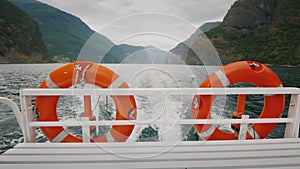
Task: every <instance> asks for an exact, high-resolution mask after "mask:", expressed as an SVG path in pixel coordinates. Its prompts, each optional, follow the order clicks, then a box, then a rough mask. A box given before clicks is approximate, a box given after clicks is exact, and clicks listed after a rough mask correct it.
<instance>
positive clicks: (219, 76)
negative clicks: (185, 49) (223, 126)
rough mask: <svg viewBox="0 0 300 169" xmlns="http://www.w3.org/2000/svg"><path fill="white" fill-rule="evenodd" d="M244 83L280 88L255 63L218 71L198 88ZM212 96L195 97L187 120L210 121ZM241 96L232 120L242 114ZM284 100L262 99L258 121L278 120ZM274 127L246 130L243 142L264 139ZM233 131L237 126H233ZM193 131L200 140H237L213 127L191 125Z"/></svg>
mask: <svg viewBox="0 0 300 169" xmlns="http://www.w3.org/2000/svg"><path fill="white" fill-rule="evenodd" d="M238 82H246V83H251V84H254V85H256V86H257V87H282V83H281V81H280V79H279V78H278V76H277V75H276V74H275V73H274V72H273V71H272V70H271V69H270V68H268V67H266V66H265V65H263V64H261V63H258V62H251V61H241V62H235V63H231V64H228V65H226V66H224V67H222V68H221V69H219V70H218V71H216V72H214V73H212V74H211V75H210V76H209V77H208V78H206V79H205V80H204V81H203V83H202V84H201V85H200V86H199V87H200V88H222V87H227V86H229V85H232V84H235V83H238ZM215 97H216V96H212V95H196V96H194V98H193V101H192V106H191V117H192V118H193V119H210V118H211V115H210V110H211V106H212V104H213V102H214V99H215ZM245 100H246V97H245V95H239V100H238V102H240V103H238V107H237V112H235V113H234V114H233V115H234V117H235V118H238V117H240V116H241V115H242V114H243V113H244V110H243V109H244V104H245ZM284 102H285V96H284V95H282V94H276V95H265V96H264V107H263V109H262V112H261V114H260V115H259V118H278V117H279V116H280V114H281V113H282V112H283V110H284ZM276 125H277V124H275V123H269V124H253V125H251V126H250V127H249V128H248V131H247V135H246V139H259V138H261V139H262V138H265V137H267V136H268V135H269V133H270V132H272V131H273V129H274V128H275V127H276ZM233 127H238V125H236V124H233ZM194 128H195V130H196V131H197V132H198V134H199V136H200V137H201V138H202V139H204V140H234V139H237V138H238V137H237V133H236V132H225V131H222V130H220V129H218V128H217V127H216V125H213V124H195V125H194Z"/></svg>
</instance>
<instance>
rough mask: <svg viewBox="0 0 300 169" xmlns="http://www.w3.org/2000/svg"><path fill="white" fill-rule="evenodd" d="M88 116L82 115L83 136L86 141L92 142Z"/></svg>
mask: <svg viewBox="0 0 300 169" xmlns="http://www.w3.org/2000/svg"><path fill="white" fill-rule="evenodd" d="M89 121H90V120H89V118H88V117H82V118H81V122H82V138H83V142H84V143H90V135H91V131H90V125H89V124H88V122H89Z"/></svg>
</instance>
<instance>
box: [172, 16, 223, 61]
mask: <svg viewBox="0 0 300 169" xmlns="http://www.w3.org/2000/svg"><path fill="white" fill-rule="evenodd" d="M219 24H220V22H208V23H205V24H203V25H202V26H200V27H199V28H198V29H197V30H196V32H195V33H194V34H192V35H191V37H190V38H188V39H187V40H185V41H184V42H181V43H179V44H178V45H177V46H176V47H175V48H173V49H171V50H170V52H171V53H173V54H175V55H177V56H178V57H179V58H180V59H181V60H183V61H185V60H186V59H187V58H188V55H189V51H190V48H191V46H192V45H193V43H194V42H195V41H196V39H197V37H198V36H200V35H201V34H203V33H205V32H207V31H209V30H211V29H212V28H215V27H217V26H219Z"/></svg>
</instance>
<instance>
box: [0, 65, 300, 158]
mask: <svg viewBox="0 0 300 169" xmlns="http://www.w3.org/2000/svg"><path fill="white" fill-rule="evenodd" d="M60 66H62V64H2V65H0V96H1V97H7V98H9V99H12V100H13V101H15V102H16V103H17V105H18V106H19V107H20V102H19V91H20V89H23V88H36V87H37V86H38V85H39V84H40V82H41V81H42V80H43V79H44V78H46V77H47V75H48V74H49V73H50V72H51V71H53V70H54V69H56V68H58V67H60ZM105 66H106V67H108V68H110V69H112V70H114V71H116V72H117V73H118V74H120V76H121V77H122V79H123V80H124V81H126V82H127V83H128V84H129V86H130V87H134V88H160V87H161V88H186V87H197V86H199V84H200V83H201V82H202V81H203V80H204V79H205V78H206V77H207V76H208V73H207V69H211V70H214V69H216V68H214V67H204V66H186V65H143V64H141V65H135V64H132V65H130V64H128V65H126V64H125V65H105ZM272 69H273V70H274V71H275V73H277V74H278V76H279V77H280V79H281V80H282V82H283V85H284V86H288V87H300V74H299V72H300V68H298V67H272ZM211 70H210V71H211ZM162 96H163V97H162ZM192 98H193V96H176V97H174V96H170V95H169V96H168V95H166V96H164V95H163V93H153V94H152V95H151V96H149V97H144V96H135V99H136V102H137V107H138V120H141V121H153V120H157V119H160V118H164V117H167V119H168V120H173V121H176V119H179V118H189V117H190V116H189V111H190V108H189V107H190V105H191V100H192ZM32 100H33V101H34V98H32ZM62 100H63V102H64V104H61V105H60V107H58V113H59V114H60V115H68V112H66V111H68V109H70V107H72V109H71V110H72V111H74V112H73V113H75V114H80V112H82V111H83V106H82V101H81V100H80V99H79V101H78V102H76V103H74V102H73V103H71V102H72V99H69V100H68V98H64V99H62ZM96 100H97V99H96ZM98 100H99V98H98ZM100 100H101V99H100ZM288 100H289V97H288V96H287V101H288ZM73 101H74V100H73ZM225 101H226V106H225V110H224V111H222V114H220V113H218V111H221V110H219V108H218V106H216V108H215V110H214V111H215V114H214V115H213V117H215V116H222V117H230V115H231V113H232V112H233V111H234V110H235V105H236V96H232V97H228V98H226V99H225ZM247 101H248V102H247V106H246V113H247V114H249V115H250V117H251V116H253V117H255V116H256V117H257V116H258V115H259V113H260V111H261V108H262V106H263V97H262V96H253V97H250V98H249V99H248V100H247ZM94 102H97V101H94ZM216 102H217V104H216V105H218V102H224V99H222V98H221V99H217V100H216ZM76 104H78V105H76ZM93 104H96V103H93ZM110 104H111V107H110V109H111V111H112V112H113V110H114V108H113V107H114V106H113V104H112V103H110ZM287 106H288V105H286V109H285V112H284V113H283V116H286V113H287ZM73 107H77V108H76V109H75V108H73ZM99 109H101V106H99ZM76 111H77V112H76ZM78 112H79V113H78ZM162 114H165V115H166V116H163V115H162ZM111 116H113V114H112V115H111ZM62 120H68V118H64V119H62ZM219 127H221V128H224V129H225V130H230V128H229V127H228V126H219ZM150 129H151V130H150ZM73 130H74V129H73ZM70 131H72V129H70ZM37 132H38V140H39V141H40V142H44V141H46V139H45V138H44V136H43V135H42V133H41V132H40V131H39V130H38V131H37ZM73 132H75V133H73V134H78V133H81V132H76V131H73ZM147 132H148V133H147ZM149 132H150V133H149ZM151 132H152V133H151ZM283 133H284V125H278V127H277V128H276V129H275V130H274V132H273V133H271V134H270V135H269V137H275V138H277V137H282V136H283ZM149 136H151V137H153V138H146V137H149ZM196 139H198V138H197V136H196V135H195V133H194V130H193V128H192V126H181V125H169V126H165V127H163V126H160V125H153V126H136V127H135V129H134V132H133V134H132V135H131V136H130V138H129V141H150V140H152V141H153V140H154V141H155V140H173V141H179V140H196ZM22 141H23V135H22V132H21V130H20V128H19V126H18V124H17V121H16V119H15V117H14V115H13V112H12V111H11V110H10V108H9V107H8V106H5V105H4V104H0V145H1V149H0V153H2V152H4V151H6V150H7V149H9V148H11V147H13V146H14V145H16V144H17V143H19V142H22Z"/></svg>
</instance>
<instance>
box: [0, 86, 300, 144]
mask: <svg viewBox="0 0 300 169" xmlns="http://www.w3.org/2000/svg"><path fill="white" fill-rule="evenodd" d="M153 93H161V94H162V95H182V96H183V95H190V96H193V95H239V94H246V95H254V94H255V95H257V94H260V95H266V96H271V95H275V94H289V95H291V99H290V103H289V110H288V117H287V118H258V119H249V116H247V115H244V116H243V118H242V119H222V118H220V119H176V120H169V121H168V120H167V121H166V120H155V121H141V120H102V121H89V119H88V118H81V119H79V120H68V121H57V122H56V121H55V122H54V121H48V122H37V121H35V118H34V114H33V111H32V110H33V107H32V106H33V105H32V103H31V100H32V98H31V97H33V96H89V95H90V96H92V95H93V96H95V95H96V96H99V95H112V96H113V95H117V96H122V95H139V96H147V95H152V94H153ZM20 98H21V114H22V116H20V117H18V121H19V124H20V125H21V128H22V129H23V134H24V139H25V142H35V141H36V133H35V128H36V127H49V126H54V127H55V126H56V127H57V126H63V127H68V126H81V127H82V131H87V133H89V126H112V125H149V124H160V125H168V124H175V123H176V124H182V125H185V124H232V123H235V124H241V129H240V130H242V128H244V129H243V131H240V133H239V134H240V136H239V139H245V135H246V132H247V131H246V130H247V127H245V126H248V125H249V124H255V123H286V131H285V135H284V137H285V138H297V137H298V135H299V123H300V89H299V88H292V87H284V88H256V87H251V88H117V89H111V88H105V89H101V88H97V89H93V88H91V89H89V88H88V89H77V88H75V89H74V88H73V89H70V88H69V89H22V90H21V91H20ZM2 100H3V99H2ZM0 102H1V99H0ZM14 109H15V108H14ZM14 111H15V110H14ZM82 135H83V137H85V138H83V140H85V141H87V142H89V138H87V137H89V136H87V135H86V134H84V133H83V134H82ZM241 135H242V136H241Z"/></svg>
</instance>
